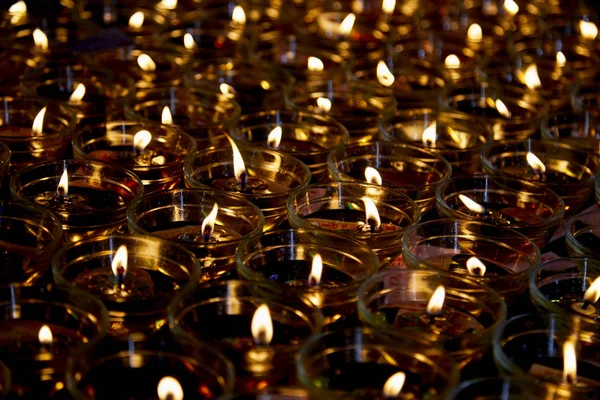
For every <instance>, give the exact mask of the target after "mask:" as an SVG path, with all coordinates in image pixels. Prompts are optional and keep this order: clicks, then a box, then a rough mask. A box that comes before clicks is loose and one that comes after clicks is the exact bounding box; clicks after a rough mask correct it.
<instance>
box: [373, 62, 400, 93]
mask: <svg viewBox="0 0 600 400" xmlns="http://www.w3.org/2000/svg"><path fill="white" fill-rule="evenodd" d="M377 80H378V81H379V83H381V84H382V85H383V86H388V87H389V86H392V85H393V84H394V81H395V80H396V79H395V78H394V74H392V71H390V69H389V68H388V66H387V64H386V63H385V62H384V61H383V60H380V61H379V62H378V63H377Z"/></svg>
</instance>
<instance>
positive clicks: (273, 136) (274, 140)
mask: <svg viewBox="0 0 600 400" xmlns="http://www.w3.org/2000/svg"><path fill="white" fill-rule="evenodd" d="M282 133H283V131H282V129H281V127H280V126H276V127H275V128H273V130H272V131H271V132H269V136H268V137H267V145H268V146H269V147H270V148H272V149H277V148H279V144H280V143H281V135H282Z"/></svg>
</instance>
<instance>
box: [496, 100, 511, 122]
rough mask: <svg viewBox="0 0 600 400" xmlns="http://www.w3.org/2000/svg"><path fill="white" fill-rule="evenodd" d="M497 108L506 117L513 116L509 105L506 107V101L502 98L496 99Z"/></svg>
mask: <svg viewBox="0 0 600 400" xmlns="http://www.w3.org/2000/svg"><path fill="white" fill-rule="evenodd" d="M495 104H496V110H497V111H498V113H499V114H500V115H502V116H503V117H504V118H510V117H511V113H510V111H509V110H508V107H506V104H504V102H503V101H502V100H500V99H496V103H495Z"/></svg>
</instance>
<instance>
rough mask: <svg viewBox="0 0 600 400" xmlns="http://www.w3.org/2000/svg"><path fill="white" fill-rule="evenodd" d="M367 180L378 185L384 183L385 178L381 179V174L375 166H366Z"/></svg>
mask: <svg viewBox="0 0 600 400" xmlns="http://www.w3.org/2000/svg"><path fill="white" fill-rule="evenodd" d="M365 180H366V181H367V182H369V183H374V184H376V185H381V184H382V183H383V179H381V174H380V173H379V171H377V170H376V169H375V168H373V167H367V168H365Z"/></svg>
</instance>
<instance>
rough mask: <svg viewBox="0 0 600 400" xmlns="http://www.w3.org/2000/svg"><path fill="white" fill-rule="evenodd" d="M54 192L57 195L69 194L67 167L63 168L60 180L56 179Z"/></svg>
mask: <svg viewBox="0 0 600 400" xmlns="http://www.w3.org/2000/svg"><path fill="white" fill-rule="evenodd" d="M56 193H57V194H58V195H59V196H66V195H68V194H69V174H68V173H67V169H66V168H65V169H64V171H63V173H62V175H61V176H60V180H59V181H58V186H57V187H56Z"/></svg>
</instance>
